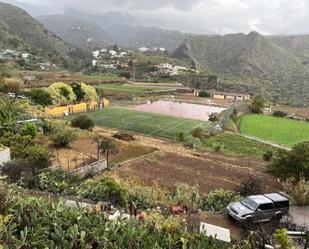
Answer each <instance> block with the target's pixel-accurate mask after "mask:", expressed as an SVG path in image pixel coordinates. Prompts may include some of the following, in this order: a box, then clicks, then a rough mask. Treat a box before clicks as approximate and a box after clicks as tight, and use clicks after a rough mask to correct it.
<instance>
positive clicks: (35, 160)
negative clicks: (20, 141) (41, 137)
mask: <svg viewBox="0 0 309 249" xmlns="http://www.w3.org/2000/svg"><path fill="white" fill-rule="evenodd" d="M22 158H24V159H25V160H27V161H28V162H29V163H30V165H31V166H32V168H33V170H34V171H37V170H42V169H45V168H47V167H48V166H49V151H48V150H47V149H46V148H45V147H44V146H42V145H38V144H36V145H31V146H28V147H26V148H25V149H24V150H23V151H22Z"/></svg>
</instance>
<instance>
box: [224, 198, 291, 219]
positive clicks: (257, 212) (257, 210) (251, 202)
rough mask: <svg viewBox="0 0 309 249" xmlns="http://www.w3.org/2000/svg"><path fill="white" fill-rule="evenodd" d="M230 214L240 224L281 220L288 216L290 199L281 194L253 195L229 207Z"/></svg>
mask: <svg viewBox="0 0 309 249" xmlns="http://www.w3.org/2000/svg"><path fill="white" fill-rule="evenodd" d="M227 210H228V214H229V215H230V216H231V217H232V218H234V219H235V220H237V221H239V222H247V223H250V222H265V221H270V220H271V219H277V220H280V219H281V218H282V216H283V215H286V214H288V211H289V199H287V198H286V197H284V196H283V195H281V194H279V193H272V194H264V195H252V196H248V197H246V198H244V199H242V200H241V201H239V202H233V203H230V204H229V205H228V206H227Z"/></svg>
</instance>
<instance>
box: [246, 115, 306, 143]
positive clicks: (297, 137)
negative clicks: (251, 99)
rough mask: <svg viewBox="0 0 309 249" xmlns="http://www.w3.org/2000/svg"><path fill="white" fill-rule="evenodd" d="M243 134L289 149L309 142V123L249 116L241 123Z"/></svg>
mask: <svg viewBox="0 0 309 249" xmlns="http://www.w3.org/2000/svg"><path fill="white" fill-rule="evenodd" d="M240 131H241V133H242V134H245V135H249V136H254V137H257V138H261V139H264V140H268V141H272V142H275V143H278V144H282V145H285V146H287V147H293V146H294V145H295V144H297V143H300V142H303V141H309V123H308V122H304V121H296V120H291V119H287V118H276V117H272V116H264V115H247V116H244V117H242V119H241V122H240Z"/></svg>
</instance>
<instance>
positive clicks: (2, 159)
mask: <svg viewBox="0 0 309 249" xmlns="http://www.w3.org/2000/svg"><path fill="white" fill-rule="evenodd" d="M9 161H11V150H10V148H6V147H4V148H2V147H0V165H2V164H3V163H6V162H9Z"/></svg>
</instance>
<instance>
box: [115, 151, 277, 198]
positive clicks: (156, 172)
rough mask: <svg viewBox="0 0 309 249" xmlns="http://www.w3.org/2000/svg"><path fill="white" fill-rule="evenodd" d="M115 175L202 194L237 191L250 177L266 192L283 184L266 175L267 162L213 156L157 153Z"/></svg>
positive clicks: (247, 158)
mask: <svg viewBox="0 0 309 249" xmlns="http://www.w3.org/2000/svg"><path fill="white" fill-rule="evenodd" d="M114 173H115V174H116V175H118V177H120V178H122V179H127V178H129V177H135V178H140V179H141V180H142V181H144V182H146V183H148V184H159V185H160V186H162V187H164V188H168V189H169V188H174V187H175V185H176V184H177V183H180V182H182V183H187V184H189V185H191V186H192V185H198V186H199V189H200V191H201V193H209V192H211V191H213V190H216V189H219V188H223V189H226V190H233V191H238V189H239V186H240V185H241V183H242V182H243V181H245V180H248V179H249V178H250V177H252V178H253V179H256V180H258V181H260V182H261V185H262V186H263V187H264V189H263V190H264V191H265V192H277V191H281V190H282V187H281V185H280V183H279V182H278V181H276V179H275V178H274V177H272V176H270V175H269V174H267V173H266V163H265V162H264V161H261V160H256V159H253V158H251V157H241V156H231V155H224V154H221V153H213V152H209V153H205V154H204V153H203V154H200V157H192V156H186V155H180V154H176V153H167V152H166V153H160V152H157V153H155V154H152V155H151V156H150V157H147V158H142V159H138V160H135V161H133V162H129V163H126V164H124V165H122V167H119V168H117V169H116V170H115V171H114Z"/></svg>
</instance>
